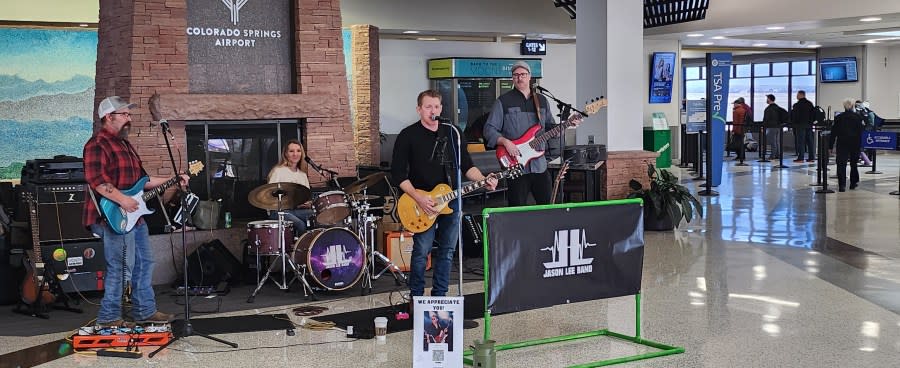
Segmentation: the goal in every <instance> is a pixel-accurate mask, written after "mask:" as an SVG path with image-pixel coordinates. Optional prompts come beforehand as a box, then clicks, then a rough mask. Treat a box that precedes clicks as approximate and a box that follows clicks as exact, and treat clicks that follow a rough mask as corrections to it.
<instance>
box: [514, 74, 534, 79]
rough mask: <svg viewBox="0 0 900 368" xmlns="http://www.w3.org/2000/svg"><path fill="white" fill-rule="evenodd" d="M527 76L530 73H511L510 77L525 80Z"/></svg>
mask: <svg viewBox="0 0 900 368" xmlns="http://www.w3.org/2000/svg"><path fill="white" fill-rule="evenodd" d="M528 74H530V73H513V75H512V76H513V78H525V77H527V76H528Z"/></svg>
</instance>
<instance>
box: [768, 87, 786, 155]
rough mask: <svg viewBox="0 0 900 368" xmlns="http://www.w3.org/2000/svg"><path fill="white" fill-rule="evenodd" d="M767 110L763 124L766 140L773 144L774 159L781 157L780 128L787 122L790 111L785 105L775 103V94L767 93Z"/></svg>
mask: <svg viewBox="0 0 900 368" xmlns="http://www.w3.org/2000/svg"><path fill="white" fill-rule="evenodd" d="M766 104H767V105H768V106H766V110H765V111H764V112H763V126H764V127H765V128H766V141H767V142H768V144H769V145H771V146H772V153H771V154H770V155H769V158H770V159H772V160H774V159H776V158H779V157H781V153H782V152H781V140H780V137H781V134H779V130H780V129H781V126H782V124H784V123H787V122H788V120H790V119H789V118H788V112H787V110H785V109H784V108H783V107H781V106H778V104H777V103H775V95H773V94H768V95H766Z"/></svg>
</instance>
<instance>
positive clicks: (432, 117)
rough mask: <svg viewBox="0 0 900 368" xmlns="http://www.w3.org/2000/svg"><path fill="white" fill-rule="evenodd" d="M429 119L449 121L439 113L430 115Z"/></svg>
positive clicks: (441, 121) (440, 121) (442, 121)
mask: <svg viewBox="0 0 900 368" xmlns="http://www.w3.org/2000/svg"><path fill="white" fill-rule="evenodd" d="M431 120H434V121H436V122H439V123H449V122H450V119H447V118H445V117H443V116H440V115H431Z"/></svg>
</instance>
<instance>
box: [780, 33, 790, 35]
mask: <svg viewBox="0 0 900 368" xmlns="http://www.w3.org/2000/svg"><path fill="white" fill-rule="evenodd" d="M778 34H782V35H789V34H791V32H778Z"/></svg>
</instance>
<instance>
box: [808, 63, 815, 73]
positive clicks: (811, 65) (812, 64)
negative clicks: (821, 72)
mask: <svg viewBox="0 0 900 368" xmlns="http://www.w3.org/2000/svg"><path fill="white" fill-rule="evenodd" d="M809 65H810V67H809V74H812V75H816V61H815V60H810V61H809Z"/></svg>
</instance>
